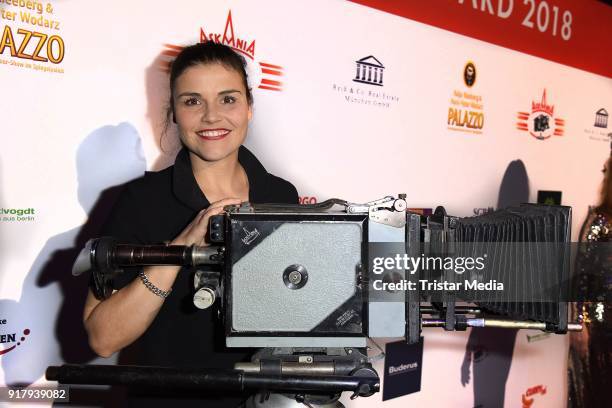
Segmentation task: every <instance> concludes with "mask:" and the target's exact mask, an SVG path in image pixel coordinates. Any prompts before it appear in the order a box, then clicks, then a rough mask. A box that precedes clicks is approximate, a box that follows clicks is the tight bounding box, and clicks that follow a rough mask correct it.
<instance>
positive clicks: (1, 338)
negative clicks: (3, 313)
mask: <svg viewBox="0 0 612 408" xmlns="http://www.w3.org/2000/svg"><path fill="white" fill-rule="evenodd" d="M6 324H7V320H6V319H0V330H2V328H4V327H5V325H6ZM29 334H30V329H25V330H24V331H23V334H22V335H21V336H20V337H19V340H17V333H8V334H6V333H0V344H2V345H3V347H4V348H3V349H2V350H0V356H1V355H3V354H6V353H10V352H11V351H13V350H15V349H16V348H17V347H18V346H20V345H21V343H23V342H24V341H25V340H26V337H27V336H28V335H29Z"/></svg>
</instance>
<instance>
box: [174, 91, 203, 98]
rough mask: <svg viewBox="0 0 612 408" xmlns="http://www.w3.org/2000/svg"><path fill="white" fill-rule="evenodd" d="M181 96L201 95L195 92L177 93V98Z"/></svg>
mask: <svg viewBox="0 0 612 408" xmlns="http://www.w3.org/2000/svg"><path fill="white" fill-rule="evenodd" d="M183 96H197V97H200V96H202V95H200V94H199V93H197V92H183V93H182V94H179V95H177V98H181V97H183Z"/></svg>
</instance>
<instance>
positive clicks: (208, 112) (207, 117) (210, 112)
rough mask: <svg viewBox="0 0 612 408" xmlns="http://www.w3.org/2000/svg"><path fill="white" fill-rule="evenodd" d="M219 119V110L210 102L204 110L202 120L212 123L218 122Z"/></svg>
mask: <svg viewBox="0 0 612 408" xmlns="http://www.w3.org/2000/svg"><path fill="white" fill-rule="evenodd" d="M219 119H220V116H219V111H218V110H217V108H216V107H215V106H214V105H212V104H208V105H207V106H205V108H204V109H203V110H202V122H207V123H212V122H217V121H218V120H219Z"/></svg>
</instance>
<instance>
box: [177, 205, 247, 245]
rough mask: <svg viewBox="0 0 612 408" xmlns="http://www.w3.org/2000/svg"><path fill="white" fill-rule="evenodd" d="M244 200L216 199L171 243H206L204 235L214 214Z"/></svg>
mask: <svg viewBox="0 0 612 408" xmlns="http://www.w3.org/2000/svg"><path fill="white" fill-rule="evenodd" d="M241 202H242V200H240V199H239V198H224V199H223V200H219V201H215V202H214V203H212V204H210V206H209V207H208V208H206V209H205V210H202V211H200V212H199V213H198V215H196V217H195V218H194V219H193V221H191V223H190V224H189V225H188V226H187V227H186V228H185V229H184V230H183V232H181V233H180V234H179V235H178V236H177V237H176V238H174V239H173V240H172V242H170V245H186V246H191V245H196V246H203V245H206V242H205V240H204V236H205V235H206V232H207V231H208V220H209V219H210V217H212V216H213V215H217V214H220V213H222V212H223V207H225V206H226V205H234V204H240V203H241Z"/></svg>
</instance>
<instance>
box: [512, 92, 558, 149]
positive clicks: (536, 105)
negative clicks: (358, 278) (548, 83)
mask: <svg viewBox="0 0 612 408" xmlns="http://www.w3.org/2000/svg"><path fill="white" fill-rule="evenodd" d="M554 111H555V106H554V105H549V104H548V102H547V101H546V89H544V92H543V93H542V99H541V100H540V101H539V102H536V101H532V102H531V113H529V112H519V113H518V120H519V121H518V122H517V124H516V128H517V129H518V130H522V131H524V132H528V133H529V134H530V135H531V136H533V137H535V138H536V139H538V140H546V139H548V138H550V137H551V136H563V127H564V126H565V120H563V119H561V118H558V117H555V115H554Z"/></svg>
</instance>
